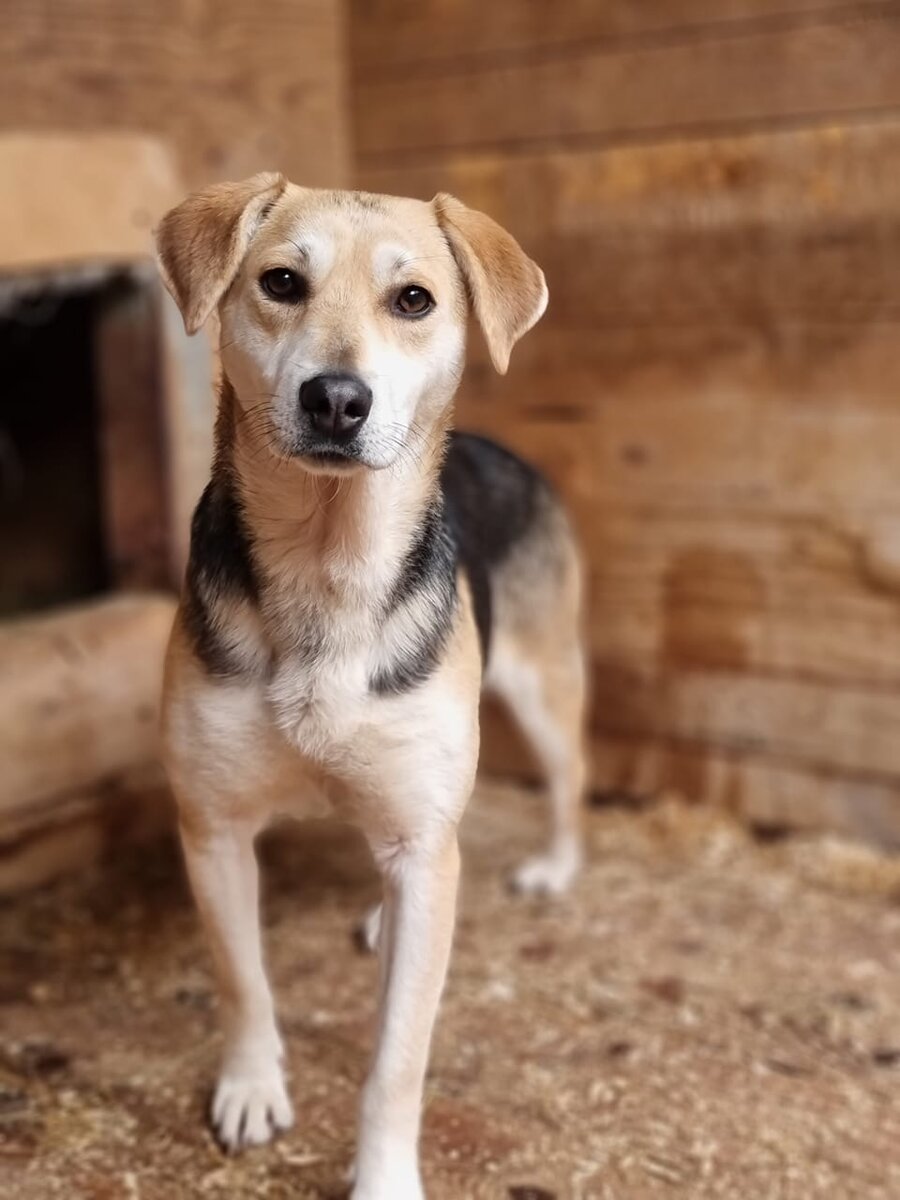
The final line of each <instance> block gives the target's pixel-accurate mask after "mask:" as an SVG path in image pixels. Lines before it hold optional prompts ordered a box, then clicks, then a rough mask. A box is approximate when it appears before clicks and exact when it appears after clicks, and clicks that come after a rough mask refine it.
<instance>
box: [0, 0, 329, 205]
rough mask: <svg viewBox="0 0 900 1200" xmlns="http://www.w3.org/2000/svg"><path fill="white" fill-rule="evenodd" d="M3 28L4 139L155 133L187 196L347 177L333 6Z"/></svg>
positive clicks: (100, 15) (99, 16) (231, 2)
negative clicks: (238, 181)
mask: <svg viewBox="0 0 900 1200" xmlns="http://www.w3.org/2000/svg"><path fill="white" fill-rule="evenodd" d="M6 17H7V19H6V20H5V21H4V22H3V24H2V29H0V113H2V126H3V127H4V128H5V129H7V130H10V129H13V130H19V131H29V132H39V131H54V132H85V131H91V132H94V131H97V130H120V131H122V130H127V131H129V132H135V131H140V132H144V133H151V134H154V135H156V136H158V137H161V138H163V139H166V140H168V141H169V142H170V143H171V145H172V146H173V148H174V150H175V153H176V156H177V163H178V166H179V169H180V172H181V175H182V176H183V178H184V179H185V180H186V181H187V183H188V185H190V186H200V185H201V184H203V183H206V182H209V181H210V180H214V179H229V178H241V177H243V176H245V175H250V174H252V173H253V172H254V171H258V170H262V169H272V168H273V167H278V168H281V169H283V170H285V171H286V172H287V173H288V174H290V175H292V176H293V177H294V178H296V179H298V180H300V181H302V182H305V183H310V184H320V185H330V186H335V185H338V184H340V183H341V182H343V180H344V178H345V176H346V171H347V168H348V163H349V144H348V138H347V128H346V119H345V107H344V95H343V90H344V66H343V58H342V41H341V39H342V33H343V26H342V14H341V11H340V6H339V5H336V4H333V3H331V0H272V2H271V3H268V4H266V6H265V11H264V13H262V12H260V10H258V9H257V8H255V7H254V6H253V5H248V4H247V3H245V0H221V2H219V3H217V4H215V5H207V4H201V5H197V4H194V3H191V2H190V0H175V2H174V3H172V2H170V0H149V2H147V3H143V4H128V3H123V2H122V0H85V2H81V3H77V4H55V5H46V4H24V5H15V6H13V7H12V8H9V9H8V12H7V13H6ZM158 215H159V214H156V216H158ZM156 216H155V217H154V219H156Z"/></svg>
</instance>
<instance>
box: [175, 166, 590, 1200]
mask: <svg viewBox="0 0 900 1200" xmlns="http://www.w3.org/2000/svg"><path fill="white" fill-rule="evenodd" d="M158 247H159V257H160V262H161V265H162V271H163V274H164V277H165V281H166V285H167V287H168V288H169V290H170V292H171V293H172V295H173V296H174V298H175V300H176V301H177V303H178V305H179V307H180V309H181V312H182V314H183V316H184V320H185V325H186V327H187V329H188V332H189V333H193V332H195V331H196V330H197V329H199V328H200V326H201V325H202V324H203V323H204V322H205V321H206V319H207V318H208V317H210V316H211V315H212V314H213V312H214V310H216V309H218V314H219V322H220V338H221V346H220V348H221V361H222V369H223V379H222V385H221V399H220V409H219V417H218V424H217V428H216V455H215V462H214V465H213V471H212V478H211V480H210V483H209V485H208V487H207V488H206V491H205V492H204V494H203V497H202V499H201V500H200V503H199V505H198V507H197V511H196V514H195V517H194V523H193V527H192V537H191V552H190V564H189V567H188V570H187V577H186V581H185V587H184V594H183V597H182V601H181V606H180V609H179V613H178V617H177V620H176V624H175V629H174V631H173V634H172V640H171V645H170V650H169V656H168V663H167V671H166V685H165V698H164V719H163V741H164V752H165V758H166V763H167V767H168V771H169V774H170V777H171V780H172V784H173V787H174V790H175V793H176V795H177V798H178V803H179V812H180V822H181V832H182V840H183V844H184V852H185V855H186V860H187V866H188V870H189V874H190V878H191V883H192V886H193V890H194V894H195V896H196V900H197V904H198V907H199V909H200V913H201V916H202V919H203V921H204V924H205V927H206V931H207V934H208V937H209V940H210V942H211V945H212V949H213V952H214V957H215V964H216V968H217V974H218V978H219V983H220V987H221V992H222V998H223V1011H224V1014H225V1037H226V1040H225V1052H224V1060H223V1063H222V1069H221V1075H220V1078H219V1082H218V1086H217V1088H216V1091H215V1095H214V1099H213V1107H212V1119H213V1123H214V1125H215V1128H216V1131H217V1134H218V1136H219V1138H220V1140H221V1141H222V1142H223V1144H224V1145H225V1146H226V1147H228V1148H230V1149H236V1148H239V1147H240V1146H242V1145H250V1144H258V1143H261V1142H265V1141H267V1140H268V1139H269V1138H270V1137H271V1135H272V1133H273V1132H274V1131H275V1130H276V1129H282V1128H285V1127H287V1126H288V1125H289V1124H290V1123H291V1120H292V1113H291V1104H290V1101H289V1099H288V1096H287V1092H286V1090H285V1083H284V1077H283V1073H282V1065H281V1058H282V1049H281V1042H280V1039H279V1035H278V1031H277V1027H276V1020H275V1013H274V1006H273V1001H272V995H271V992H270V989H269V985H268V982H267V979H266V975H265V971H264V967H263V954H262V948H261V943H260V931H259V924H258V911H257V910H258V878H257V865H256V858H255V852H254V838H255V837H256V835H257V833H258V832H259V831H260V829H261V828H262V827H263V826H264V825H265V824H266V823H267V822H268V821H269V820H270V818H272V817H273V816H275V815H281V814H294V815H297V816H301V817H302V816H304V815H317V814H320V813H323V812H330V813H333V814H336V815H337V816H338V817H340V818H343V819H345V820H346V821H348V822H352V823H353V824H355V825H357V826H358V827H359V828H360V829H361V830H362V831H363V833H364V835H365V837H366V838H367V840H368V843H369V845H370V847H371V849H372V853H373V855H374V858H375V862H376V863H377V865H378V868H379V870H380V872H381V874H382V877H383V883H384V905H383V913H382V915H381V917H380V925H381V932H380V939H379V941H380V955H381V986H380V1017H379V1024H378V1033H377V1048H376V1051H375V1056H374V1060H373V1064H372V1068H371V1072H370V1075H369V1078H368V1081H367V1083H366V1085H365V1088H364V1091H363V1097H362V1104H361V1115H360V1130H359V1139H358V1148H357V1160H356V1169H355V1184H354V1190H353V1196H354V1198H355V1200H414V1198H419V1197H421V1196H422V1195H423V1192H422V1184H421V1180H420V1174H419V1166H418V1151H417V1141H418V1131H419V1119H420V1105H421V1096H422V1084H423V1078H424V1074H425V1068H426V1062H427V1057H428V1047H429V1041H430V1037H431V1031H432V1027H433V1024H434V1019H435V1014H436V1010H437V1006H438V1000H439V997H440V993H441V989H442V986H443V982H444V976H445V972H446V968H447V960H448V956H449V953H450V943H451V939H452V933H453V923H454V909H455V901H456V888H457V877H458V872H459V857H458V851H457V825H458V823H459V820H460V818H461V816H462V813H463V810H464V809H465V806H466V802H467V801H468V799H469V795H470V793H471V791H472V783H473V779H474V774H475V765H476V759H477V756H478V700H479V692H480V689H481V687H482V685H484V686H486V687H489V688H492V689H493V690H495V691H496V692H498V693H499V694H500V695H501V696H502V697H503V698H504V699H505V700H506V701H507V702H508V704H509V705H510V707H511V708H512V710H513V712H514V714H515V715H516V717H517V718H518V720H519V722H520V723H521V725H522V726H523V728H524V730H525V732H526V734H527V735H528V736H529V738H530V740H531V741H532V743H533V744H534V747H535V749H536V751H537V754H538V756H539V759H540V761H541V763H542V764H543V766H544V768H545V770H546V774H547V778H548V783H549V788H550V797H551V802H552V805H551V815H552V833H551V839H550V844H549V847H548V848H547V850H546V851H545V853H543V854H542V855H540V856H538V857H536V858H534V859H532V860H530V861H529V862H527V863H525V864H524V865H523V866H522V867H521V868H520V869H519V871H518V872H517V876H516V882H517V884H518V886H519V887H520V888H522V889H524V890H532V891H541V890H544V891H562V890H563V889H565V888H566V887H567V886H568V884H569V883H570V882H571V880H572V878H573V876H574V874H575V873H576V871H577V868H578V865H579V860H580V856H581V848H580V840H579V828H578V824H579V822H578V811H579V807H580V794H581V789H582V784H583V774H584V764H583V755H582V717H583V707H584V678H583V663H582V652H581V645H580V640H579V608H580V568H579V560H578V555H577V553H576V550H575V547H574V544H573V540H572V537H571V534H570V530H569V526H568V523H567V520H566V518H565V515H564V513H563V512H562V510H561V508H560V506H559V504H558V502H557V500H556V498H555V497H554V495H553V493H552V491H551V489H550V488H549V486H548V485H547V484H546V483H545V482H544V480H543V479H542V478H541V477H540V476H539V475H538V474H537V473H536V472H535V471H534V470H533V469H532V468H531V467H528V466H526V465H525V464H524V463H523V462H521V461H520V460H519V459H518V458H516V457H515V456H513V455H512V454H510V453H508V452H507V451H505V450H502V449H501V448H500V447H499V446H497V445H495V444H494V443H492V442H489V441H487V440H485V439H482V438H477V437H471V436H466V435H463V434H452V433H450V431H449V427H450V423H451V416H452V401H453V395H454V392H455V391H456V387H457V384H458V382H459V378H460V375H461V372H462V368H463V359H464V351H465V335H466V324H467V314H468V308H469V304H471V306H472V308H473V310H474V313H475V316H476V317H477V319H478V321H479V323H480V325H481V327H482V330H483V331H484V335H485V338H486V340H487V344H488V347H489V350H490V353H491V357H492V359H493V362H494V364H495V365H496V367H497V369H498V370H499V371H505V370H506V366H507V362H508V360H509V355H510V351H511V349H512V347H513V345H514V343H515V342H516V341H517V339H518V338H519V337H521V335H522V334H524V333H525V332H526V331H527V330H528V329H529V328H530V327H531V326H532V325H533V324H534V323H535V321H537V320H538V318H539V317H540V316H541V314H542V313H543V311H544V308H545V306H546V302H547V290H546V286H545V284H544V277H543V275H542V273H541V271H540V270H539V269H538V268H537V267H536V266H535V264H534V263H533V262H532V261H531V260H530V259H529V258H527V257H526V255H525V254H524V253H523V251H522V250H521V248H520V247H519V245H518V244H517V243H516V242H515V241H514V240H513V238H512V237H511V236H510V235H509V234H508V233H506V232H505V231H504V230H503V229H501V228H500V227H499V226H498V225H497V224H495V222H493V221H492V220H490V219H489V218H488V217H486V216H484V215H483V214H481V213H478V212H475V211H473V210H471V209H469V208H467V207H466V206H465V205H463V204H461V203H460V202H459V201H458V200H455V199H453V197H451V196H445V195H440V196H437V197H435V199H434V200H433V201H432V202H431V203H430V204H428V203H424V202H422V201H418V200H407V199H397V198H394V197H389V196H376V195H367V194H364V193H357V192H331V191H314V190H310V189H307V188H302V187H297V186H295V185H293V184H289V183H287V182H286V181H285V180H284V179H283V178H282V177H281V176H279V175H272V174H267V175H257V176H256V177H254V178H253V179H249V180H246V181H245V182H243V183H237V184H222V185H221V186H217V187H212V188H209V189H207V190H206V191H203V192H200V193H198V194H196V195H194V196H191V197H189V198H188V199H187V200H185V201H184V202H183V203H182V204H180V205H179V206H178V207H177V208H175V209H174V210H173V211H172V212H170V213H169V214H168V215H167V216H166V217H165V218H164V220H163V221H162V224H161V226H160V228H159V230H158Z"/></svg>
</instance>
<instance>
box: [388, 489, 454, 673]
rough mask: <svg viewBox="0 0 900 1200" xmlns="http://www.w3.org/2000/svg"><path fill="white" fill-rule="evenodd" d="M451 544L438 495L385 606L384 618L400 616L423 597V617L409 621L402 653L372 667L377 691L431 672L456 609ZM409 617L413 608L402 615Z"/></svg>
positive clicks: (451, 540) (452, 543) (452, 544)
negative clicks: (389, 660) (386, 662)
mask: <svg viewBox="0 0 900 1200" xmlns="http://www.w3.org/2000/svg"><path fill="white" fill-rule="evenodd" d="M456 566H457V557H456V544H455V542H454V539H453V534H452V531H451V529H450V527H449V525H448V523H447V521H446V518H445V515H444V509H443V505H442V504H441V501H440V498H437V499H435V501H434V502H433V503H432V504H431V505H430V506H429V507H428V509H426V512H425V516H424V518H423V520H422V525H421V527H420V529H419V531H418V534H417V536H416V538H415V540H414V542H413V544H412V546H411V547H410V550H409V553H408V554H407V556H406V559H405V560H404V563H403V566H402V567H401V568H400V573H399V575H398V577H397V582H396V584H395V585H394V588H393V590H392V592H391V595H390V597H389V598H388V602H387V605H386V608H385V614H384V616H385V620H386V621H390V620H400V621H402V620H403V619H404V613H403V609H404V608H405V607H406V606H408V605H410V604H412V603H414V602H415V601H418V600H420V599H421V600H424V601H425V603H424V605H423V608H424V613H425V615H424V620H423V619H422V618H421V615H420V614H416V615H418V616H419V621H417V622H416V623H415V624H413V627H412V630H411V632H410V636H409V639H408V643H407V645H406V646H405V647H404V650H403V653H402V654H401V655H399V656H398V658H397V659H396V660H395V661H394V662H392V663H391V664H390V665H389V666H387V667H382V668H380V669H379V670H377V671H376V672H375V674H374V675H373V676H372V678H371V679H370V680H369V687H370V689H371V691H373V692H374V693H375V694H376V695H378V696H387V695H398V694H399V693H401V692H407V691H409V690H410V689H411V688H414V687H416V686H417V685H418V684H420V683H424V682H425V680H426V679H427V678H428V677H429V676H430V675H431V674H432V672H433V671H434V669H435V667H436V666H437V665H438V663H439V662H440V660H441V656H442V654H443V651H444V647H445V646H446V644H447V639H448V637H449V636H450V630H451V628H452V625H453V617H454V614H455V612H456V598H457V592H456ZM406 619H408V620H410V621H411V622H412V621H414V616H413V614H412V612H411V613H410V614H409V615H408V616H407V617H406Z"/></svg>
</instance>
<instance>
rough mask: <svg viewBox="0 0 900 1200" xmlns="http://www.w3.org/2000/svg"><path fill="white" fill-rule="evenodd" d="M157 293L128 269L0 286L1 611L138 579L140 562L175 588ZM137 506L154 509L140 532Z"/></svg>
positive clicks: (148, 576) (152, 580)
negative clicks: (0, 373) (161, 426)
mask: <svg viewBox="0 0 900 1200" xmlns="http://www.w3.org/2000/svg"><path fill="white" fill-rule="evenodd" d="M151 292H152V289H151V288H150V287H149V286H148V285H147V283H146V281H142V280H141V279H140V278H139V277H137V276H135V275H132V274H129V273H124V272H121V271H118V272H108V271H105V272H95V273H94V275H93V277H92V278H91V279H90V280H85V279H84V278H76V279H74V281H73V280H72V279H68V280H67V279H65V277H60V278H57V279H53V278H51V279H47V278H42V279H40V280H37V279H36V280H34V281H28V280H26V281H22V280H19V279H17V280H15V281H14V282H13V283H8V281H3V282H0V362H2V363H3V366H4V375H5V383H4V388H3V392H2V395H0V617H3V616H9V615H12V614H15V613H21V612H26V611H34V610H38V609H42V608H47V607H49V606H51V605H58V604H63V603H66V602H69V601H75V600H80V599H84V598H87V597H89V596H93V595H96V594H98V593H100V592H103V591H105V590H107V589H108V588H110V587H112V586H116V585H118V584H120V583H129V584H130V583H132V582H134V579H132V578H129V573H130V574H131V575H134V574H135V570H134V569H133V568H134V567H135V562H134V561H132V560H134V559H135V558H142V559H143V561H142V563H141V564H140V566H141V568H144V567H146V566H147V561H148V560H152V561H151V562H150V566H149V568H147V569H145V570H143V577H141V578H139V579H138V582H139V583H141V584H149V585H151V586H155V585H161V584H164V583H165V582H166V580H165V572H164V570H163V568H162V565H161V564H162V561H163V558H164V550H165V547H164V546H163V545H162V543H161V539H162V534H161V529H162V520H161V511H162V487H161V478H162V463H161V455H162V443H161V439H160V436H159V430H158V428H157V424H158V421H159V406H160V396H159V393H160V389H159V367H158V365H157V364H156V358H157V357H158V355H157V349H158V339H157V306H156V304H155V303H154V297H153V295H152V294H151ZM148 420H149V421H150V425H151V426H152V427H148V428H146V429H143V428H141V427H140V424H139V423H140V422H141V421H144V422H145V423H146V422H147V421H148ZM136 492H138V493H142V494H140V495H138V496H137V498H136V500H135V493H136ZM152 493H158V494H152ZM136 503H137V505H138V506H143V509H148V510H149V511H150V513H151V514H156V516H152V517H151V519H150V521H148V520H147V519H146V518H145V517H143V516H142V521H141V529H140V530H139V531H138V533H137V534H135V530H134V529H133V528H129V527H128V514H129V512H131V511H133V510H134V509H135V505H136ZM123 514H124V517H123ZM133 524H134V523H133V522H132V525H133ZM151 525H152V526H153V527H152V528H150V526H151ZM128 539H130V541H128ZM126 542H127V544H126ZM135 543H138V544H135ZM136 574H137V575H138V576H140V575H141V570H140V569H138V570H137V572H136Z"/></svg>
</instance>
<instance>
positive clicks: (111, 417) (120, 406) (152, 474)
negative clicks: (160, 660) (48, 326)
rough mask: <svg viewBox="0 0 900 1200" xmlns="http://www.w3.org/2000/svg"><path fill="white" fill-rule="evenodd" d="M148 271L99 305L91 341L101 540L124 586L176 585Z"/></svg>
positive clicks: (158, 333)
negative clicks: (100, 485) (100, 483)
mask: <svg viewBox="0 0 900 1200" xmlns="http://www.w3.org/2000/svg"><path fill="white" fill-rule="evenodd" d="M158 286H159V285H158V284H157V282H156V279H155V277H154V276H153V275H152V274H149V273H148V274H147V276H146V277H144V278H143V279H140V278H139V277H136V278H133V279H131V280H128V281H122V282H121V283H120V284H118V285H117V286H115V287H114V288H113V289H112V290H111V291H110V290H108V291H107V292H106V293H105V294H104V296H103V299H102V300H101V301H100V302H99V306H98V308H99V311H98V313H97V324H96V333H95V341H94V353H95V363H96V381H97V398H98V406H97V407H98V417H99V422H100V424H99V428H100V443H101V463H102V470H103V477H104V479H103V484H104V486H103V498H104V503H103V516H104V522H105V533H106V537H105V545H106V555H107V561H108V563H109V569H110V575H111V578H112V581H113V582H114V584H115V585H116V586H117V587H120V588H131V589H154V588H165V587H168V586H170V585H171V584H172V583H173V582H175V579H176V576H175V575H174V573H173V569H172V563H171V562H170V546H169V531H170V529H171V523H172V522H171V516H170V513H169V511H168V504H167V491H168V481H169V463H168V461H167V455H166V440H165V431H164V415H165V414H164V411H163V405H162V404H161V398H162V395H163V376H162V371H163V364H164V353H163V329H162V327H161V319H160V303H159V296H158Z"/></svg>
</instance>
